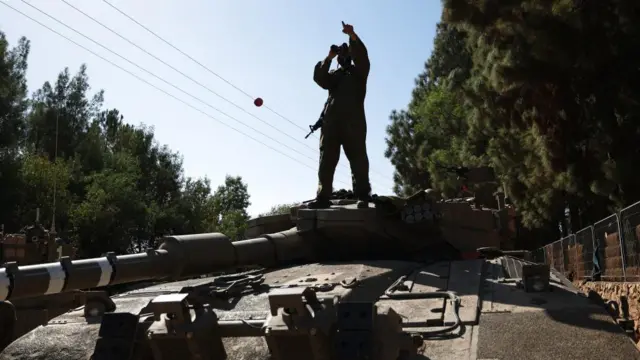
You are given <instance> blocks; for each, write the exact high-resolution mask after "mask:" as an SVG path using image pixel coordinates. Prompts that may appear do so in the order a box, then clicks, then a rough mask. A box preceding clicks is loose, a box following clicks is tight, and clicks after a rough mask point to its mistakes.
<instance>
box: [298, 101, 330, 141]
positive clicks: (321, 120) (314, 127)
mask: <svg viewBox="0 0 640 360" xmlns="http://www.w3.org/2000/svg"><path fill="white" fill-rule="evenodd" d="M330 100H331V97H329V98H328V99H327V101H326V102H325V103H324V106H323V107H322V112H321V113H320V117H319V118H318V121H316V123H315V124H313V125H309V130H310V131H309V133H308V134H307V136H305V137H304V138H305V139H306V138H308V137H309V136H310V135H311V134H313V133H314V132H315V131H316V130H318V129H320V128H321V127H322V124H323V123H324V113H325V111H326V110H327V105H328V104H329V101H330Z"/></svg>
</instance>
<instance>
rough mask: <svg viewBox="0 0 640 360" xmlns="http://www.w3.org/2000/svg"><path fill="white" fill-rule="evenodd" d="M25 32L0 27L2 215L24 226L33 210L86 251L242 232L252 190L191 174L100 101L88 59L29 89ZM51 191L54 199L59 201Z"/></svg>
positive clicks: (11, 224) (9, 224)
mask: <svg viewBox="0 0 640 360" xmlns="http://www.w3.org/2000/svg"><path fill="white" fill-rule="evenodd" d="M28 54H29V42H28V41H27V40H26V39H24V38H23V39H21V40H20V41H19V43H18V46H16V47H15V48H13V49H10V48H9V46H8V43H7V41H6V39H5V36H4V34H2V33H1V32H0V84H2V86H0V202H2V204H3V206H2V207H0V223H4V224H5V226H6V228H7V230H8V231H15V230H18V229H19V228H20V227H22V226H23V225H25V224H28V223H31V222H32V221H33V220H34V219H35V214H36V209H38V208H39V209H40V213H41V217H40V220H41V222H42V223H43V224H45V225H46V226H50V225H51V222H52V221H53V218H54V202H55V229H56V231H57V232H58V233H61V234H62V236H66V237H69V238H71V239H72V240H73V241H74V243H75V244H76V245H77V246H78V251H79V254H80V255H81V256H98V255H100V254H102V253H104V252H107V251H115V252H118V253H125V252H130V251H140V250H144V248H146V247H150V246H154V245H155V244H154V242H155V239H157V238H159V237H162V236H165V235H170V234H185V233H198V232H213V231H218V232H223V233H225V234H226V235H228V236H229V237H231V238H232V239H240V238H241V234H242V233H243V232H244V228H245V226H246V225H245V223H246V220H247V218H248V215H247V207H248V206H249V204H250V202H249V193H248V189H247V185H246V184H244V183H243V181H242V178H240V177H232V176H227V178H226V180H225V183H224V184H223V185H221V186H219V187H218V188H217V189H216V191H215V192H212V191H211V185H210V181H209V180H208V179H206V178H205V179H191V178H185V176H184V173H183V168H182V159H181V157H180V156H179V155H178V154H176V153H174V152H172V151H171V150H170V149H168V148H167V147H166V146H161V145H159V144H157V142H156V140H155V137H154V133H153V129H150V128H147V127H145V126H143V125H141V126H134V125H131V124H127V123H125V122H124V117H123V116H122V115H121V114H120V113H119V112H118V110H116V109H103V107H102V104H103V99H104V92H103V91H98V92H96V93H94V94H91V93H90V90H91V87H90V86H89V76H88V74H87V68H86V66H84V65H83V66H81V67H80V69H79V71H78V72H77V73H76V74H74V75H72V74H71V73H70V72H69V70H68V69H64V70H63V71H62V72H61V73H60V74H59V75H58V78H57V79H56V81H55V83H53V84H52V83H49V82H45V83H44V84H43V86H42V87H41V88H40V89H38V90H37V91H35V92H34V94H33V96H32V97H31V99H29V98H27V87H26V80H25V75H26V69H27V57H28ZM54 199H55V201H54Z"/></svg>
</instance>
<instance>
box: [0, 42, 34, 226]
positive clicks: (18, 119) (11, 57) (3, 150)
mask: <svg viewBox="0 0 640 360" xmlns="http://www.w3.org/2000/svg"><path fill="white" fill-rule="evenodd" d="M29 51H30V44H29V41H28V40H27V39H26V38H24V37H23V38H21V39H20V40H19V41H18V45H17V46H16V47H15V48H13V49H10V48H9V43H8V41H7V39H6V36H5V34H4V33H3V32H0V84H2V85H1V86H0V203H1V204H2V206H0V222H1V223H4V224H5V225H6V226H7V227H8V228H12V227H16V226H19V223H20V219H19V218H18V216H17V214H16V213H15V209H16V208H18V207H19V206H20V205H21V202H22V199H21V196H22V195H23V194H24V193H23V192H22V191H20V189H21V187H22V186H21V179H20V176H19V173H20V167H21V153H20V145H21V143H22V142H23V140H24V130H25V119H24V113H25V111H26V110H27V106H28V105H27V104H28V102H27V81H26V71H27V59H28V56H29Z"/></svg>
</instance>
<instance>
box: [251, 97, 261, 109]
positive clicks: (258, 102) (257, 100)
mask: <svg viewBox="0 0 640 360" xmlns="http://www.w3.org/2000/svg"><path fill="white" fill-rule="evenodd" d="M262 103H263V101H262V98H256V99H255V100H253V105H255V106H257V107H260V106H262Z"/></svg>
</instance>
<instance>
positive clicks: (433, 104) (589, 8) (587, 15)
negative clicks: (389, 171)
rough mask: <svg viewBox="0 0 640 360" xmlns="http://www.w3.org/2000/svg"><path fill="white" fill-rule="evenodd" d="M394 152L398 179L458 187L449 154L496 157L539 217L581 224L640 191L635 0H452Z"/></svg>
mask: <svg viewBox="0 0 640 360" xmlns="http://www.w3.org/2000/svg"><path fill="white" fill-rule="evenodd" d="M443 5H444V14H443V20H442V22H441V23H440V24H438V31H437V35H436V38H435V39H434V48H433V52H432V54H431V57H430V58H429V59H428V61H427V62H426V64H425V70H424V72H423V73H422V74H420V75H419V76H418V79H417V80H416V88H415V89H414V91H413V96H412V100H411V101H410V103H409V105H408V107H407V109H406V110H402V111H395V110H394V111H393V112H392V114H391V124H390V126H389V129H388V139H387V142H388V149H387V153H386V156H387V157H389V158H390V160H391V161H392V163H393V164H394V165H395V167H396V187H397V190H398V191H400V192H402V191H404V189H408V188H426V187H434V188H437V189H439V190H441V191H442V192H444V193H445V194H446V195H448V196H453V195H454V192H455V189H456V185H457V184H456V181H455V179H454V178H452V177H451V176H448V175H446V174H442V173H441V172H439V171H438V169H437V168H436V166H435V163H441V164H443V165H471V166H473V165H490V166H492V167H493V168H494V170H495V171H496V174H497V176H498V177H499V179H500V181H501V182H502V184H503V186H504V188H505V189H506V191H507V196H508V197H509V198H510V199H511V201H512V202H513V203H514V204H515V205H516V208H517V210H518V212H519V214H520V215H521V220H522V223H523V224H524V225H525V226H527V227H529V228H532V229H534V228H537V229H542V228H545V229H553V228H554V227H555V228H557V223H558V222H559V221H562V220H563V218H564V212H565V209H566V208H569V209H570V216H571V224H572V225H573V226H574V227H575V228H574V229H573V230H574V231H575V230H577V229H578V228H579V227H581V226H584V225H587V224H588V223H590V222H593V221H596V220H599V219H600V218H602V217H604V216H605V215H607V214H608V213H609V212H610V211H612V210H614V209H615V208H620V207H621V206H625V205H629V204H631V203H633V202H636V201H638V200H639V199H640V188H638V186H636V184H635V182H636V181H635V173H634V171H633V170H632V168H633V165H632V164H637V163H638V162H639V161H640V151H638V145H637V144H638V135H640V121H639V120H640V119H639V117H638V116H639V115H640V103H639V102H638V101H637V98H638V96H639V95H640V85H638V84H640V83H639V82H638V81H637V79H639V78H640V68H638V66H637V64H636V61H635V59H636V58H637V56H638V50H637V49H638V48H640V26H639V25H638V24H640V22H639V21H638V20H640V19H639V17H640V15H639V14H638V12H637V11H633V9H635V3H633V2H631V0H626V1H625V0H602V1H582V2H574V1H561V0H556V1H548V2H540V1H534V0H520V1H482V2H471V1H464V0H445V1H443Z"/></svg>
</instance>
